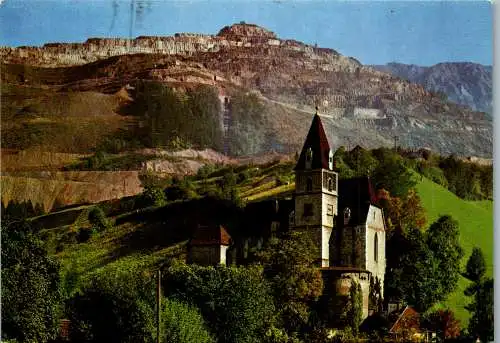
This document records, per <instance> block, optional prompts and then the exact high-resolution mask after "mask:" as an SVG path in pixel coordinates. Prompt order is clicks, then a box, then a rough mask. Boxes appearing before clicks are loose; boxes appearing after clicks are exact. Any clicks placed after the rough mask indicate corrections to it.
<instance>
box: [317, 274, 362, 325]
mask: <svg viewBox="0 0 500 343" xmlns="http://www.w3.org/2000/svg"><path fill="white" fill-rule="evenodd" d="M322 275H323V285H324V291H323V297H322V300H321V301H322V303H323V306H325V307H326V308H327V309H328V312H329V315H330V318H329V319H330V320H329V321H337V320H338V318H339V317H340V316H341V315H343V313H342V310H343V308H342V306H339V303H340V302H341V301H340V299H341V298H346V297H348V296H349V290H350V288H351V285H352V282H353V281H355V282H357V283H358V284H360V285H361V292H362V299H363V319H365V318H366V317H368V305H369V294H370V274H369V273H368V272H366V271H365V272H363V271H361V270H360V271H344V272H343V271H339V270H331V269H324V270H322Z"/></svg>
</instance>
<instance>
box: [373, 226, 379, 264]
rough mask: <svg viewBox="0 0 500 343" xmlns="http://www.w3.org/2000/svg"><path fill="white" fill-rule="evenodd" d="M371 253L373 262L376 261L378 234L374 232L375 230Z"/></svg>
mask: <svg viewBox="0 0 500 343" xmlns="http://www.w3.org/2000/svg"><path fill="white" fill-rule="evenodd" d="M373 254H374V256H373V258H374V260H375V262H378V236H377V233H376V232H375V239H374V240H373Z"/></svg>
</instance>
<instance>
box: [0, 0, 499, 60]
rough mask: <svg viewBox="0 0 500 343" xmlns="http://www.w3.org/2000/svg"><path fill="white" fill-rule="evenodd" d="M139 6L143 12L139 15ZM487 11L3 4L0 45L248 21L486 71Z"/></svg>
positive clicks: (459, 7)
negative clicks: (481, 66)
mask: <svg viewBox="0 0 500 343" xmlns="http://www.w3.org/2000/svg"><path fill="white" fill-rule="evenodd" d="M1 1H2V0H0V2H1ZM139 5H142V6H143V9H142V12H141V13H140V14H139V15H136V13H137V9H138V7H139ZM492 7H493V6H492V5H491V3H490V2H488V1H480V0H477V1H472V0H470V1H377V2H374V1H354V0H353V1H345V0H344V1H334V0H328V1H327V0H324V1H318V0H309V1H307V0H301V1H291V0H254V1H248V0H247V1H245V0H233V1H222V0H215V1H214V0H211V1H208V0H191V1H189V0H177V1H174V0H156V1H154V0H3V2H1V4H0V45H1V46H22V45H35V46H39V45H43V44H44V43H48V42H83V41H85V40H86V39H87V38H89V37H137V36H141V35H149V36H152V35H158V36H165V35H172V34H174V33H176V32H196V33H206V34H216V33H217V32H218V31H219V30H220V29H221V28H222V27H224V26H226V25H230V24H233V23H237V22H240V21H245V22H247V23H253V24H257V25H260V26H263V27H265V28H267V29H270V30H272V31H274V32H275V33H276V34H277V35H278V37H280V38H284V39H295V40H299V41H303V42H305V43H308V44H318V46H320V47H326V48H332V49H335V50H336V51H338V52H339V53H341V54H343V55H346V56H351V57H354V58H356V59H357V60H359V61H360V62H361V63H363V64H385V63H389V62H401V63H409V64H418V65H423V66H429V65H433V64H436V63H440V62H464V61H468V62H475V63H481V64H486V65H491V64H492V61H493V41H492V40H493V30H492V25H493V24H492V22H493V18H492V12H493V9H492ZM131 14H134V15H131Z"/></svg>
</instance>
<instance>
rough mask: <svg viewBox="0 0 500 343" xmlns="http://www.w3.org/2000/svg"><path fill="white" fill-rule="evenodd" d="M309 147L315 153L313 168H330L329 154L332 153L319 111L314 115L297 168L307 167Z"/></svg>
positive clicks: (313, 155)
mask: <svg viewBox="0 0 500 343" xmlns="http://www.w3.org/2000/svg"><path fill="white" fill-rule="evenodd" d="M308 148H311V150H312V153H313V154H312V163H311V169H321V168H323V169H329V168H328V154H329V153H330V144H329V143H328V137H327V136H326V133H325V129H324V128H323V123H322V122H321V119H320V117H319V115H318V114H317V113H316V114H315V115H314V118H313V121H312V124H311V127H310V128H309V133H308V134H307V137H306V141H305V142H304V146H303V148H302V151H301V153H300V156H299V160H298V162H297V165H296V166H295V170H304V169H306V152H307V149H308Z"/></svg>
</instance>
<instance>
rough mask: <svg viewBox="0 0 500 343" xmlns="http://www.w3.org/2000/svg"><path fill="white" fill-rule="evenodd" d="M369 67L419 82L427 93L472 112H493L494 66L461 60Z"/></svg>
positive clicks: (392, 63)
mask: <svg viewBox="0 0 500 343" xmlns="http://www.w3.org/2000/svg"><path fill="white" fill-rule="evenodd" d="M372 67H373V68H374V69H376V70H379V71H382V72H388V73H391V74H392V75H394V76H397V77H401V78H403V79H406V80H408V81H410V82H415V83H418V84H420V85H422V86H424V87H425V88H426V89H427V90H429V91H433V92H442V93H444V94H446V95H447V96H448V99H449V100H450V101H453V102H456V103H458V104H461V105H465V106H468V107H470V108H471V109H473V110H476V111H482V112H487V113H489V114H490V115H491V114H492V113H493V112H492V111H493V79H492V73H493V66H490V65H482V64H478V63H473V62H466V61H464V62H440V63H437V64H435V65H432V66H419V65H416V64H404V63H398V62H391V63H387V64H385V65H372Z"/></svg>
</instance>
